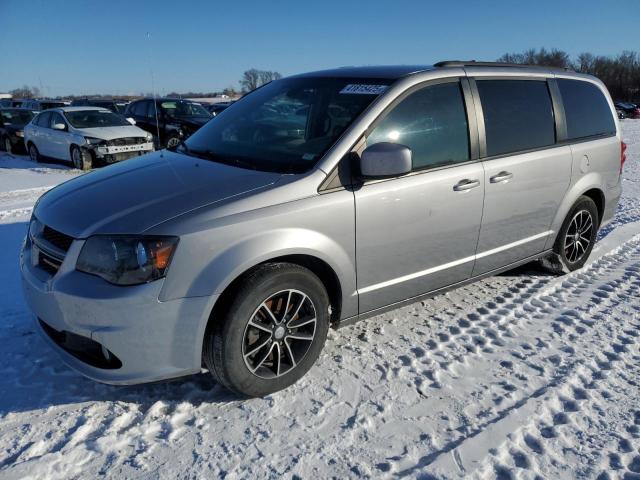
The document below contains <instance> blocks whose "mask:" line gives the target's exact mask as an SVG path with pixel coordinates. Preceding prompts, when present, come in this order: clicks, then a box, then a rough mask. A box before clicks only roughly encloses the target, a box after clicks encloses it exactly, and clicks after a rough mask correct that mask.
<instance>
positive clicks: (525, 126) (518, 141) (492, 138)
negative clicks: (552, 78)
mask: <svg viewBox="0 0 640 480" xmlns="http://www.w3.org/2000/svg"><path fill="white" fill-rule="evenodd" d="M476 84H477V86H478V93H479V94H480V101H481V102H482V112H483V115H484V125H485V132H486V138H487V156H489V157H491V156H494V155H502V154H506V153H513V152H520V151H524V150H531V149H535V148H541V147H546V146H549V145H553V144H554V143H555V140H556V136H555V122H554V117H553V106H552V104H551V96H550V94H549V88H548V87H547V82H546V81H543V80H476Z"/></svg>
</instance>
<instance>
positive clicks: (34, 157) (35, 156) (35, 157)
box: [29, 143, 41, 163]
mask: <svg viewBox="0 0 640 480" xmlns="http://www.w3.org/2000/svg"><path fill="white" fill-rule="evenodd" d="M29 158H30V159H31V161H32V162H36V163H39V162H40V160H41V157H40V152H39V151H38V147H36V146H35V145H34V144H33V143H30V144H29Z"/></svg>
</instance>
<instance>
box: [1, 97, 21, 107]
mask: <svg viewBox="0 0 640 480" xmlns="http://www.w3.org/2000/svg"><path fill="white" fill-rule="evenodd" d="M23 102H25V100H22V99H20V98H3V99H2V100H0V108H18V107H21V106H22V104H23Z"/></svg>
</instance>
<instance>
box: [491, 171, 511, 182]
mask: <svg viewBox="0 0 640 480" xmlns="http://www.w3.org/2000/svg"><path fill="white" fill-rule="evenodd" d="M512 178H513V173H511V172H505V171H502V172H500V173H498V174H497V175H494V176H493V177H491V178H490V179H489V181H490V182H491V183H500V182H506V181H507V180H511V179H512Z"/></svg>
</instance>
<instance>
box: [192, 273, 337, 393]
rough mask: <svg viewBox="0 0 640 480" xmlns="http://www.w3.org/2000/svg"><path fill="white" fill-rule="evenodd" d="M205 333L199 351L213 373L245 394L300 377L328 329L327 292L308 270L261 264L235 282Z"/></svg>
mask: <svg viewBox="0 0 640 480" xmlns="http://www.w3.org/2000/svg"><path fill="white" fill-rule="evenodd" d="M213 321H214V322H216V323H215V324H214V325H213V327H212V328H210V329H209V330H210V331H209V333H208V334H207V337H206V338H205V344H204V351H203V357H204V362H205V364H206V365H207V367H208V368H209V370H210V372H211V373H212V375H213V376H214V378H215V379H216V380H217V381H218V382H219V383H221V384H222V385H224V386H225V387H227V388H229V389H231V390H233V391H235V392H237V393H240V394H243V395H247V396H263V395H267V394H269V393H273V392H276V391H278V390H282V389H284V388H287V387H288V386H290V385H292V384H293V383H295V382H296V381H298V380H299V379H300V378H301V377H302V376H303V375H304V374H305V373H307V371H308V370H309V369H310V368H311V366H312V365H313V364H314V362H315V361H316V359H317V358H318V356H319V355H320V352H321V351H322V347H323V345H324V342H325V339H326V337H327V332H328V331H329V298H328V295H327V292H326V290H325V288H324V286H323V284H322V282H321V281H320V280H319V279H318V277H316V276H315V275H314V274H313V273H312V272H310V271H309V270H307V269H306V268H303V267H301V266H299V265H294V264H289V263H277V264H265V265H263V266H261V267H260V268H258V269H257V270H256V271H255V272H253V273H252V274H250V275H249V276H248V277H247V278H246V279H245V280H244V281H243V282H242V284H241V285H240V286H239V288H238V289H237V291H236V294H235V295H234V298H233V299H232V300H231V302H230V303H229V306H228V308H227V309H226V315H225V317H224V318H222V319H213Z"/></svg>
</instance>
